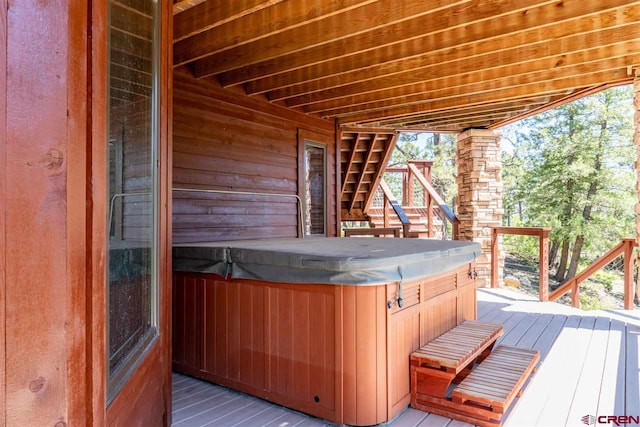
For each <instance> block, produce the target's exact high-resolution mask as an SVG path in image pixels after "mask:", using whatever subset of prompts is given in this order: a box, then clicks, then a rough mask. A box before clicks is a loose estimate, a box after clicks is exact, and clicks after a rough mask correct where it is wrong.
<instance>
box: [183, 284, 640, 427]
mask: <svg viewBox="0 0 640 427" xmlns="http://www.w3.org/2000/svg"><path fill="white" fill-rule="evenodd" d="M478 320H481V321H483V322H494V323H501V324H502V325H503V328H504V333H503V335H502V337H500V339H499V340H498V343H497V344H503V345H515V346H519V347H524V348H535V349H537V350H539V351H540V365H539V368H538V371H537V372H536V373H534V374H533V375H532V376H531V377H530V379H529V381H528V383H527V385H526V386H525V389H524V393H523V395H522V397H521V398H519V399H516V400H515V402H514V405H513V406H512V408H511V410H510V411H509V412H507V413H506V414H505V416H504V418H503V419H504V420H505V425H506V426H509V425H510V426H521V425H527V426H534V425H538V426H543V425H584V424H582V422H581V421H580V418H581V417H582V416H584V415H625V414H627V415H635V414H638V413H640V385H639V383H640V367H639V361H638V357H639V348H640V310H633V311H626V312H625V311H616V310H610V311H598V312H586V311H580V310H576V309H573V308H571V307H566V306H561V305H559V304H556V303H540V302H538V301H537V300H535V298H531V297H529V296H526V295H523V294H519V293H517V292H515V291H512V290H509V289H479V290H478ZM173 391H174V394H173V412H172V415H173V425H175V426H195V427H200V426H205V425H206V426H238V427H265V426H287V427H294V426H298V427H313V426H325V425H331V424H330V423H327V422H326V421H323V420H320V419H317V418H314V417H310V416H307V415H304V414H301V413H299V412H296V411H293V410H290V409H287V408H283V407H281V406H278V405H274V404H272V403H269V402H266V401H263V400H260V399H257V398H255V397H252V396H247V395H244V394H242V393H238V392H235V391H233V390H228V389H226V388H224V387H220V386H217V385H213V384H209V383H205V382H203V381H199V380H197V379H194V378H190V377H187V376H185V375H181V374H174V375H173ZM389 425H390V426H392V427H418V426H419V427H445V426H446V427H470V424H467V423H463V422H460V421H455V420H451V419H449V418H445V417H442V416H439V415H435V414H428V413H426V412H421V411H417V410H415V409H411V408H408V409H407V410H405V411H404V412H402V413H401V414H400V415H398V416H397V417H396V418H395V419H394V420H392V421H391V422H390V423H389Z"/></svg>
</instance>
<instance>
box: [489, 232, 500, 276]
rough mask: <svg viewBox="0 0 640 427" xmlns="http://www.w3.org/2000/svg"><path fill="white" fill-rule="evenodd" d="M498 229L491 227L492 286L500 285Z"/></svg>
mask: <svg viewBox="0 0 640 427" xmlns="http://www.w3.org/2000/svg"><path fill="white" fill-rule="evenodd" d="M498 253H499V251H498V230H497V229H495V228H492V229H491V287H492V288H497V287H498V286H499V285H498Z"/></svg>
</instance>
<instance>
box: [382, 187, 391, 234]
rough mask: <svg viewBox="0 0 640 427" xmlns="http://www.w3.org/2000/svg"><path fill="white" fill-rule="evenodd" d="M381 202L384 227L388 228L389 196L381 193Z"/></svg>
mask: <svg viewBox="0 0 640 427" xmlns="http://www.w3.org/2000/svg"><path fill="white" fill-rule="evenodd" d="M382 197H383V199H382V200H383V202H382V215H383V221H384V228H389V207H390V206H389V198H388V197H387V195H386V194H383V196H382Z"/></svg>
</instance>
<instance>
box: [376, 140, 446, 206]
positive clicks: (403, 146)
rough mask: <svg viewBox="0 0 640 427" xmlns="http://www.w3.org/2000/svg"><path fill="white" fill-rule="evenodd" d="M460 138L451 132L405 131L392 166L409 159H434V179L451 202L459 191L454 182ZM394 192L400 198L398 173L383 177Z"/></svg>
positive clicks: (439, 190) (398, 144)
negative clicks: (458, 140)
mask: <svg viewBox="0 0 640 427" xmlns="http://www.w3.org/2000/svg"><path fill="white" fill-rule="evenodd" d="M456 147H457V140H456V136H455V135H451V134H433V133H406V132H405V133H402V134H400V137H399V138H398V142H397V143H396V149H395V150H394V151H393V153H392V155H391V160H390V161H389V166H390V167H394V166H404V165H406V164H407V160H433V161H434V163H433V167H432V169H431V180H432V182H433V186H434V187H435V189H436V190H437V191H438V192H439V193H440V194H441V195H442V197H443V198H444V200H445V201H447V202H448V203H451V201H452V200H453V198H454V197H455V196H456V195H457V194H458V187H457V185H456V182H455V168H456ZM384 179H385V181H386V182H387V184H389V187H390V188H391V191H392V192H393V194H394V195H395V196H396V197H397V198H398V199H400V197H401V195H402V194H401V193H402V190H401V189H402V182H401V178H400V176H399V175H398V174H391V173H388V174H386V175H385V177H384Z"/></svg>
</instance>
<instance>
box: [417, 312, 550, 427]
mask: <svg viewBox="0 0 640 427" xmlns="http://www.w3.org/2000/svg"><path fill="white" fill-rule="evenodd" d="M500 335H502V326H501V325H498V324H491V323H483V322H475V321H466V322H463V323H462V324H461V325H460V326H457V327H455V328H453V329H452V330H450V331H449V332H446V333H445V334H443V335H441V336H439V337H438V338H436V339H435V340H433V341H431V342H430V343H428V344H427V345H425V346H423V347H421V348H420V349H419V350H417V351H415V352H414V353H412V354H411V358H410V369H411V406H412V407H413V408H416V409H419V410H422V411H427V412H432V413H435V414H438V415H443V416H446V417H450V418H454V419H457V420H460V421H465V422H468V423H472V424H476V425H479V426H499V425H500V424H501V421H500V420H501V417H502V415H503V414H504V413H505V412H506V410H507V409H508V408H509V405H510V404H511V403H512V402H513V399H515V397H516V395H518V394H519V392H520V391H521V389H522V386H523V384H524V382H525V381H526V379H527V378H528V377H529V375H530V374H531V372H533V370H534V369H535V365H536V364H537V363H538V360H539V359H540V355H539V352H538V351H537V350H530V349H521V348H516V347H507V346H499V347H498V348H496V349H495V350H494V351H493V352H492V351H491V350H492V348H493V345H494V344H495V341H496V340H497V339H498V337H500ZM476 362H478V363H479V364H477V365H476ZM474 366H475V367H474ZM452 383H459V385H458V386H457V387H456V388H454V389H453V391H452V392H451V396H452V397H451V398H448V397H447V390H448V389H449V387H450V386H451V384H452Z"/></svg>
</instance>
